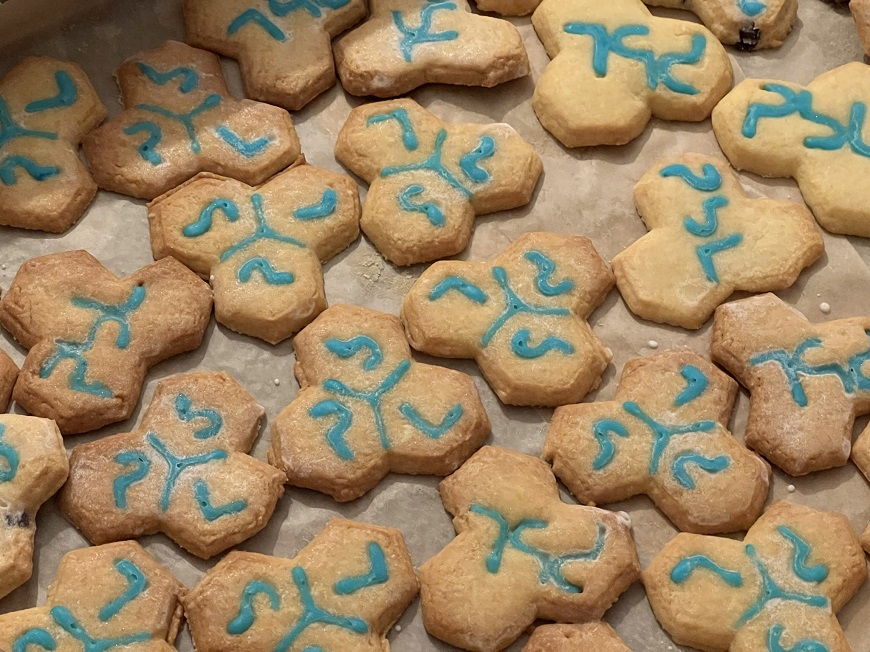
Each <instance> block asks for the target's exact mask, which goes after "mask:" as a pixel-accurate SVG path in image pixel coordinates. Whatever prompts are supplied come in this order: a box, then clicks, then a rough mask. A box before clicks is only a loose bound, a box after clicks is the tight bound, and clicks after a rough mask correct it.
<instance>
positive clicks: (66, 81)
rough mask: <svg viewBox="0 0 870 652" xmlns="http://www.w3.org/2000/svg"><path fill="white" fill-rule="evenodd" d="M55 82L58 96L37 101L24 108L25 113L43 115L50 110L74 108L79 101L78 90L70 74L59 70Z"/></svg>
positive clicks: (55, 75)
mask: <svg viewBox="0 0 870 652" xmlns="http://www.w3.org/2000/svg"><path fill="white" fill-rule="evenodd" d="M54 81H55V83H56V84H57V95H54V96H53V97H47V98H45V99H42V100H36V101H35V102H31V103H30V104H28V105H27V106H25V107H24V112H25V113H41V112H42V111H48V110H50V109H61V108H65V107H68V106H72V105H73V104H75V103H76V101H78V90H77V89H76V84H75V82H74V81H73V79H72V77H70V76H69V73H68V72H66V71H65V70H58V71H56V72H55V73H54Z"/></svg>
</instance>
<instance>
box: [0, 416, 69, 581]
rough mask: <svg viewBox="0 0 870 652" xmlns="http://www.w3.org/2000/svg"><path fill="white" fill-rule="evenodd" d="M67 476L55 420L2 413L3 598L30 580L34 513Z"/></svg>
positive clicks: (0, 515) (0, 508)
mask: <svg viewBox="0 0 870 652" xmlns="http://www.w3.org/2000/svg"><path fill="white" fill-rule="evenodd" d="M68 471H69V463H68V462H67V459H66V451H65V450H64V447H63V439H62V438H61V436H60V431H59V430H58V429H57V426H56V425H55V424H54V422H53V421H51V420H50V419H40V418H38V417H25V416H19V415H17V414H6V415H3V414H0V598H2V597H3V596H4V595H7V594H8V593H10V592H11V591H12V590H13V589H15V588H17V587H19V586H21V585H22V584H24V583H25V582H26V581H27V580H28V579H30V574H31V572H32V570H33V536H34V534H36V512H37V511H38V510H39V508H40V507H41V506H42V504H43V503H44V502H45V501H46V500H48V499H49V498H51V496H52V495H54V492H56V491H57V490H58V489H60V486H61V485H62V484H63V483H64V481H65V480H66V477H67V472H68Z"/></svg>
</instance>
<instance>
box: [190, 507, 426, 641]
mask: <svg viewBox="0 0 870 652" xmlns="http://www.w3.org/2000/svg"><path fill="white" fill-rule="evenodd" d="M417 591H418V582H417V576H416V574H415V573H414V567H413V566H412V564H411V558H410V556H409V555H408V550H407V548H406V547H405V539H404V537H402V533H401V532H400V531H399V530H394V529H393V528H385V527H377V526H375V525H368V524H364V523H355V522H353V521H345V520H343V519H333V520H331V521H329V523H327V524H326V527H324V528H323V530H321V532H320V533H319V534H318V535H317V536H315V537H314V538H313V539H312V540H311V542H310V543H309V544H308V545H307V546H305V547H304V548H303V549H302V551H301V552H300V553H299V554H298V555H297V556H296V557H294V558H293V559H283V558H279V557H269V556H267V555H260V554H255V553H252V552H239V551H233V552H231V553H230V554H228V555H227V556H226V557H225V558H224V559H223V560H222V561H221V562H220V563H219V564H218V565H217V566H215V567H214V568H212V569H211V570H210V571H209V572H208V573H207V574H206V576H205V577H204V578H203V579H202V581H201V582H200V583H199V584H197V585H196V587H194V588H193V590H191V591H190V593H189V594H188V595H187V596H186V597H185V598H184V611H185V613H186V614H187V620H188V623H189V625H190V632H191V636H192V638H193V643H194V645H195V646H196V649H197V650H198V651H199V652H224V651H225V650H287V651H289V650H294V651H296V650H300V651H302V650H305V651H307V652H315V651H316V650H335V651H338V650H389V648H390V645H389V643H388V642H387V632H388V631H389V630H390V628H391V627H392V626H393V624H394V623H395V622H396V621H397V620H398V619H399V616H401V615H402V613H403V612H404V611H405V609H406V608H407V607H408V605H409V604H410V603H411V601H412V600H413V599H414V597H415V596H416V595H417Z"/></svg>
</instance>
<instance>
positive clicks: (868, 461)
mask: <svg viewBox="0 0 870 652" xmlns="http://www.w3.org/2000/svg"><path fill="white" fill-rule="evenodd" d="M852 461H853V462H855V466H857V467H858V469H859V470H860V471H861V473H863V474H864V477H865V478H867V479H868V480H870V426H867V427H866V428H865V429H864V431H863V432H862V433H861V434H860V435H858V438H857V439H856V440H855V443H854V444H853V445H852ZM862 543H863V544H864V548H865V550H867V552H868V553H870V526H867V529H866V530H865V531H864V537H863V539H862Z"/></svg>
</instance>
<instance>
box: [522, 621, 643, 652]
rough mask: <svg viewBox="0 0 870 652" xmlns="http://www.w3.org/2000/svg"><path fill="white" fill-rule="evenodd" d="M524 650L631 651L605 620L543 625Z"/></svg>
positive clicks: (528, 651)
mask: <svg viewBox="0 0 870 652" xmlns="http://www.w3.org/2000/svg"><path fill="white" fill-rule="evenodd" d="M523 652H631V650H629V649H628V646H627V645H626V644H625V643H623V642H622V640H621V639H620V638H619V636H618V635H617V634H616V632H615V631H613V628H612V627H611V626H610V625H608V624H607V623H605V622H595V623H585V624H583V625H541V626H540V627H535V631H534V633H533V634H532V636H531V638H529V642H528V643H526V646H525V647H524V648H523Z"/></svg>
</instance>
